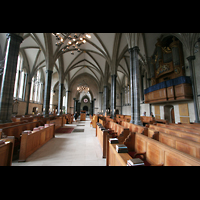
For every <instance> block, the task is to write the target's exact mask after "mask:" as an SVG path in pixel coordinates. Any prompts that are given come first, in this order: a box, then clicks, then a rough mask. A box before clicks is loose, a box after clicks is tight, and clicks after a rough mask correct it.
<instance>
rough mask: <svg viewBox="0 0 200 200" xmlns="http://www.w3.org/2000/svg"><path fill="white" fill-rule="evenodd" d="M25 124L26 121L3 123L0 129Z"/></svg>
mask: <svg viewBox="0 0 200 200" xmlns="http://www.w3.org/2000/svg"><path fill="white" fill-rule="evenodd" d="M25 123H28V121H27V120H24V121H19V122H10V123H4V124H0V128H4V127H9V126H14V125H19V124H25Z"/></svg>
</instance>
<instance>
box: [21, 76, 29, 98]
mask: <svg viewBox="0 0 200 200" xmlns="http://www.w3.org/2000/svg"><path fill="white" fill-rule="evenodd" d="M27 79H28V73H25V74H24V91H23V95H22V98H23V101H25V99H26V84H27Z"/></svg>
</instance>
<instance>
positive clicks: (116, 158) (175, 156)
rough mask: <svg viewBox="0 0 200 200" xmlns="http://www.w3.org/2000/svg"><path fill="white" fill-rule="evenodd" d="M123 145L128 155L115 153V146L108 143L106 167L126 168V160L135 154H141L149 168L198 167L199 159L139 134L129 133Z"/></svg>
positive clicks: (199, 164)
mask: <svg viewBox="0 0 200 200" xmlns="http://www.w3.org/2000/svg"><path fill="white" fill-rule="evenodd" d="M124 144H125V145H126V146H127V147H128V150H129V153H116V152H115V146H116V144H110V143H109V142H108V146H109V147H108V148H107V158H106V164H107V166H113V165H114V166H115V165H118V166H126V164H127V160H129V159H131V158H132V157H131V156H130V155H137V154H136V153H141V154H142V155H143V157H141V158H142V159H143V160H145V161H146V162H148V163H149V165H151V166H200V159H198V158H195V157H193V156H191V155H188V154H186V153H184V152H181V151H179V150H177V149H174V148H172V147H169V146H167V145H165V144H162V143H161V142H158V141H156V140H154V139H151V138H149V137H147V136H145V135H142V134H140V133H130V134H129V136H128V137H127V139H126V140H125V141H124ZM138 156H140V155H138Z"/></svg>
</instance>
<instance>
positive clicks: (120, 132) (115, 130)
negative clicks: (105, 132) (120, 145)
mask: <svg viewBox="0 0 200 200" xmlns="http://www.w3.org/2000/svg"><path fill="white" fill-rule="evenodd" d="M105 128H106V129H110V132H109V133H111V134H112V135H113V137H117V138H118V140H119V142H123V141H124V140H125V138H126V137H127V136H128V134H129V128H126V127H124V126H121V125H120V124H116V123H115V122H112V121H109V122H108V123H107V124H106V126H105Z"/></svg>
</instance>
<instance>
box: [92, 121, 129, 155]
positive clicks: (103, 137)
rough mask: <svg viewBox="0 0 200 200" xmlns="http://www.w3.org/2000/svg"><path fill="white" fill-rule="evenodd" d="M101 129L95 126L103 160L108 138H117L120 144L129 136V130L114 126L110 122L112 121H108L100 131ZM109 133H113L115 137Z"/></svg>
mask: <svg viewBox="0 0 200 200" xmlns="http://www.w3.org/2000/svg"><path fill="white" fill-rule="evenodd" d="M101 128H102V126H99V125H97V128H96V130H97V132H96V134H97V138H98V140H99V143H100V146H101V148H102V151H103V158H105V157H106V149H107V141H108V140H109V138H111V137H117V138H118V140H119V141H120V142H123V141H124V140H125V138H126V137H127V136H128V134H129V129H128V128H126V127H123V126H121V125H119V124H116V123H115V122H112V121H109V122H108V123H107V126H106V127H105V128H106V129H105V130H101ZM111 132H112V133H115V135H112V134H111Z"/></svg>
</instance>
